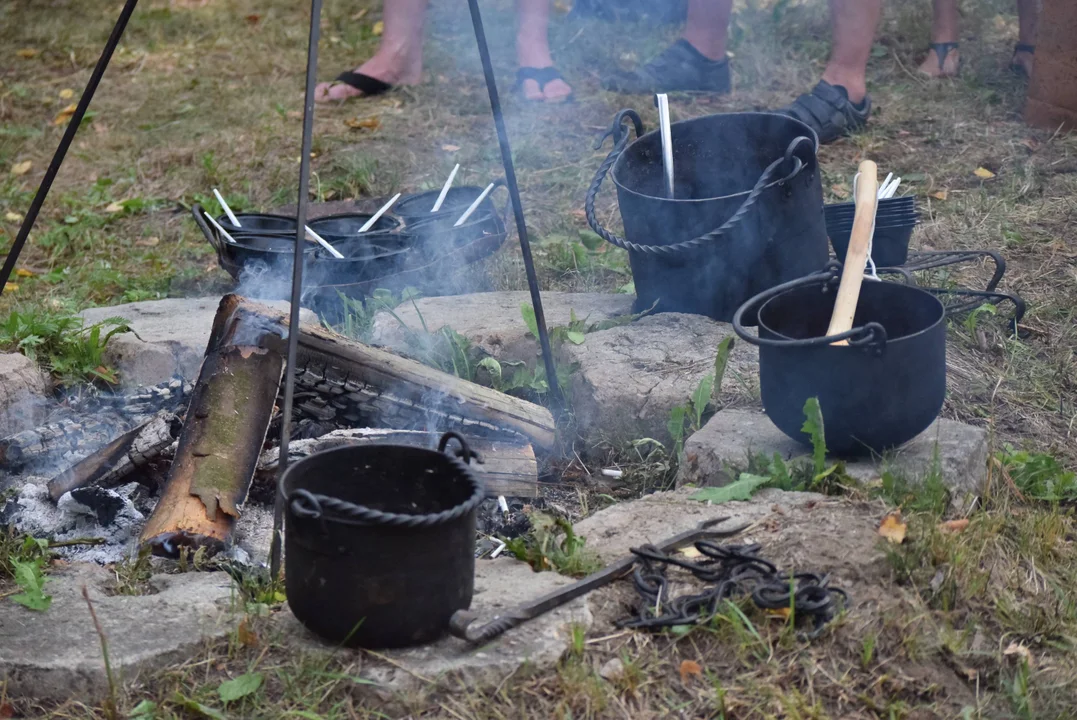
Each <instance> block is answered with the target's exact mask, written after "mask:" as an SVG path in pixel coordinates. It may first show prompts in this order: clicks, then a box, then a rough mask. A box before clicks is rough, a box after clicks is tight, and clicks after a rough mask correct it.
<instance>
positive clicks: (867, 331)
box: [733, 261, 887, 354]
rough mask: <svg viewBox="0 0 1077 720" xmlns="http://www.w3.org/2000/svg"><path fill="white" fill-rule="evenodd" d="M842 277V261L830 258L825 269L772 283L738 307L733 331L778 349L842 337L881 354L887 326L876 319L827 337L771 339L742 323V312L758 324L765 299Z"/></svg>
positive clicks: (822, 343)
mask: <svg viewBox="0 0 1077 720" xmlns="http://www.w3.org/2000/svg"><path fill="white" fill-rule="evenodd" d="M840 276H841V264H840V263H838V262H836V261H832V262H830V263H828V265H827V268H826V270H824V271H822V272H817V273H813V274H811V275H807V276H805V277H802V278H798V279H797V280H791V281H790V282H787V283H782V284H781V285H775V286H774V287H772V288H770V289H769V290H764V291H763V292H761V293H759V294H758V295H756V296H755V297H753V298H750V299H749V300H747V301H746V302H745V303H744V304H743V305H741V306H740V307H739V308H737V312H736V313H734V315H733V332H735V333H737V336H738V337H740V338H741V339H742V340H744V341H745V342H747V343H751V344H752V345H759V346H766V347H781V348H811V347H825V346H827V345H832V344H833V343H836V342H840V341H842V340H846V341H848V344H849V346H850V347H870V348H871V349H872V351H873V352H875V353H877V354H878V353H882V352H883V351H884V350H885V349H886V341H887V336H886V328H884V327H883V326H882V325H881V324H879V323H877V322H870V323H867V324H865V325H863V326H861V327H855V328H853V329H852V330H849V331H847V332H843V333H838V334H837V335H831V336H827V337H817V338H805V339H802V340H776V339H771V338H762V337H759V336H757V335H753V334H751V333H749V332H748V331H747V329H746V326H745V324H744V321H745V315H746V314H747V315H748V317H749V325H748V326H749V327H754V326H756V325H758V324H759V318H758V313H759V309H760V308H761V307H762V306H763V304H764V303H766V302H767V301H768V300H771V299H772V298H775V297H777V296H778V295H780V294H782V293H783V292H785V291H787V290H792V289H794V288H799V287H805V286H808V285H813V284H815V283H819V282H822V283H824V284H832V283H834V282H836V281H837V280H838V278H840Z"/></svg>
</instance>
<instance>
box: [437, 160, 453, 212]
mask: <svg viewBox="0 0 1077 720" xmlns="http://www.w3.org/2000/svg"><path fill="white" fill-rule="evenodd" d="M459 169H460V163H456V167H454V168H453V169H452V172H451V173H449V179H448V180H446V181H445V185H444V186H442V188H441V194H440V195H438V199H437V202H435V203H434V207H432V208H430V212H432V213H436V212H437V211H438V210H440V209H441V203H443V202H445V196H446V195H448V194H449V188H451V187H452V181H453V180H455V179H456V171H457V170H459Z"/></svg>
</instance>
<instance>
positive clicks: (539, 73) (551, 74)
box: [514, 67, 575, 104]
mask: <svg viewBox="0 0 1077 720" xmlns="http://www.w3.org/2000/svg"><path fill="white" fill-rule="evenodd" d="M564 79H565V76H564V75H562V74H561V71H560V70H558V69H557V68H555V67H544V68H537V67H522V68H520V69H519V70H517V71H516V85H515V87H514V90H515V91H516V92H518V93H519V94H520V97H521V98H523V99H524V100H525V101H527V102H535V103H550V104H560V103H566V102H571V101H572V100H574V99H575V96H574V95H573V93H569V94H568V95H566V96H565V97H564V98H561V99H559V100H546V99H540V98H535V99H534V100H532V99H531V98H529V97H527V96H526V95H524V82H526V81H527V80H534V81H535V83H536V84H537V85H538V88H539V92H545V91H546V85H547V84H549V83H552V82H553V81H554V80H564Z"/></svg>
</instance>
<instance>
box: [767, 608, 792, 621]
mask: <svg viewBox="0 0 1077 720" xmlns="http://www.w3.org/2000/svg"><path fill="white" fill-rule="evenodd" d="M767 615H769V616H770V617H775V618H781V619H782V620H788V619H789V608H787V607H780V608H769V609H768V610H767Z"/></svg>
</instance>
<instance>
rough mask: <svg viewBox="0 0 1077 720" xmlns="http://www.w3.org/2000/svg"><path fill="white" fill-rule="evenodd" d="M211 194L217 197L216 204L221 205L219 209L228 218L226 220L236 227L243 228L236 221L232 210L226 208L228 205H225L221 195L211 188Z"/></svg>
mask: <svg viewBox="0 0 1077 720" xmlns="http://www.w3.org/2000/svg"><path fill="white" fill-rule="evenodd" d="M213 194H214V195H216V196H217V202H219V203H220V204H221V209H222V210H224V214H225V215H227V216H228V219H229V220H231V221H232V224H233V225H235V226H236V227H243V225H241V224H240V222H239V220H237V219H236V214H235V213H234V212H232V208H230V207H228V203H226V202H225V201H224V198H223V197H222V196H221V194H220V193H219V192H217V188H213Z"/></svg>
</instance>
